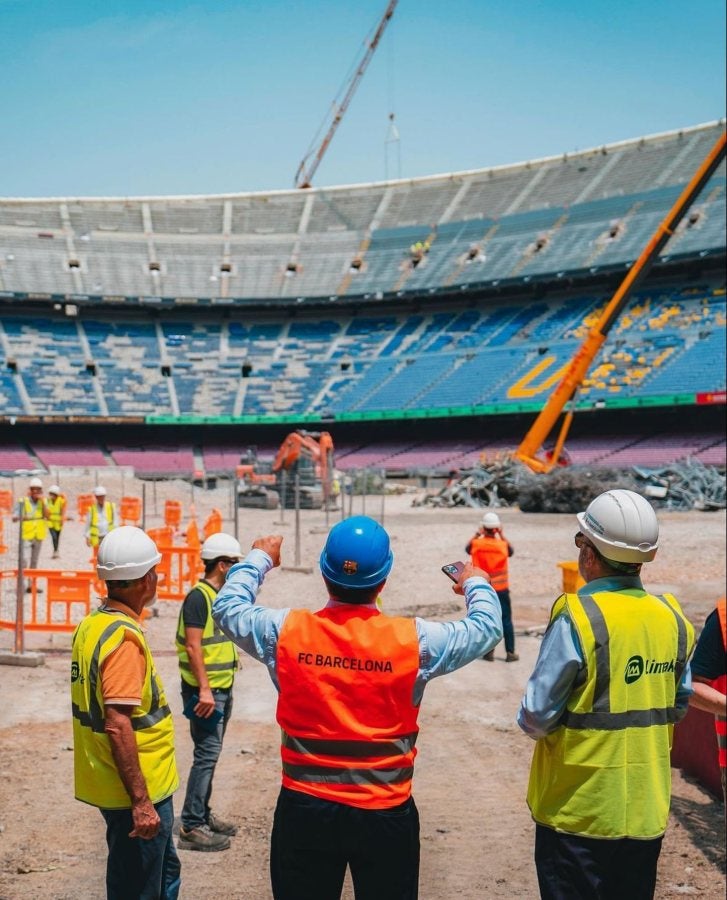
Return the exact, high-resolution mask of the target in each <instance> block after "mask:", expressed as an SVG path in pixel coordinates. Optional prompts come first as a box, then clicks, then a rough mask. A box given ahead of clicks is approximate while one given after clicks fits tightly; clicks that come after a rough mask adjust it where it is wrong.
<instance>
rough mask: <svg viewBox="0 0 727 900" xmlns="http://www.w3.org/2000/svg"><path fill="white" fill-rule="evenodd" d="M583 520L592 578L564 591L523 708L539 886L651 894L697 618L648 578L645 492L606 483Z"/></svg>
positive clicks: (580, 892) (586, 575)
mask: <svg viewBox="0 0 727 900" xmlns="http://www.w3.org/2000/svg"><path fill="white" fill-rule="evenodd" d="M578 524H579V526H580V530H579V531H578V533H577V534H576V536H575V543H576V547H578V550H579V556H578V568H579V570H580V573H581V575H582V577H583V579H584V581H585V582H586V584H585V585H584V586H583V587H582V588H580V589H579V591H578V593H577V594H563V595H562V596H561V597H560V598H559V599H558V600H556V602H555V605H554V606H553V610H552V612H551V617H550V623H549V625H548V629H547V631H546V633H545V637H544V638H543V643H542V645H541V648H540V654H539V656H538V660H537V662H536V664H535V669H534V671H533V674H532V675H531V677H530V680H529V681H528V684H527V686H526V689H525V695H524V697H523V700H522V703H521V707H520V712H519V714H518V724H519V725H520V727H521V728H522V729H523V731H525V732H526V733H527V734H529V735H530V737H532V738H533V739H534V740H535V741H536V745H535V752H534V754H533V761H532V766H531V770H530V783H529V785H528V805H529V807H530V811H531V813H532V816H533V819H534V820H535V864H536V867H537V872H538V883H539V885H540V895H541V897H542V898H546V900H556V898H557V900H563V898H580V897H598V898H601V900H611V898H612V900H625V898H628V900H642V898H647V900H648V898H651V897H653V895H654V889H655V886H656V868H657V861H658V858H659V853H660V851H661V842H662V838H663V835H664V831H665V830H666V826H667V820H668V817H669V804H670V801H671V768H670V751H671V743H672V732H673V728H674V723H675V722H677V721H679V720H680V719H681V718H683V716H684V715H685V714H686V711H687V707H688V703H689V695H690V692H691V675H690V671H689V657H690V655H691V653H692V649H693V645H694V629H693V628H692V626H691V625H690V624H689V622H688V621H687V619H686V617H685V616H684V613H683V612H682V610H681V608H680V606H679V604H678V603H677V601H676V600H675V599H674V597H672V596H671V594H663V595H661V596H656V595H654V594H650V593H648V592H647V591H646V590H644V587H643V585H642V583H641V578H640V572H641V566H642V564H643V563H646V562H650V561H651V560H652V559H653V558H654V556H655V555H656V551H657V547H658V543H659V525H658V522H657V519H656V514H655V513H654V510H653V509H652V507H651V505H650V504H649V502H648V501H647V500H646V499H645V498H644V497H642V496H641V495H639V494H636V493H634V492H633V491H626V490H611V491H606V492H605V493H603V494H601V495H600V496H598V497H596V499H595V500H594V501H593V502H592V503H591V504H590V505H589V506H588V509H587V510H586V511H585V512H584V513H579V514H578Z"/></svg>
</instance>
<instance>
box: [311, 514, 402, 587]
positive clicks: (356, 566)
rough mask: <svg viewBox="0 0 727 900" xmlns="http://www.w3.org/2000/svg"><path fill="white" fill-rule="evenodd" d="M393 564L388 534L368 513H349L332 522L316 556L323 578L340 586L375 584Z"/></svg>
mask: <svg viewBox="0 0 727 900" xmlns="http://www.w3.org/2000/svg"><path fill="white" fill-rule="evenodd" d="M393 563H394V554H393V553H392V552H391V547H390V545H389V535H388V534H387V533H386V531H385V530H384V529H383V528H382V527H381V525H379V523H378V522H376V521H375V520H374V519H370V518H369V517H368V516H352V517H351V518H350V519H344V521H343V522H339V523H338V525H334V526H333V528H332V529H331V530H330V532H329V534H328V539H327V540H326V545H325V547H324V548H323V552H322V553H321V558H320V566H321V573H322V574H323V577H324V578H326V579H327V580H328V581H330V582H331V584H334V585H336V587H342V588H362V589H365V588H372V587H376V585H378V584H381V582H382V581H384V579H385V578H386V576H387V575H388V574H389V572H390V571H391V567H392V565H393Z"/></svg>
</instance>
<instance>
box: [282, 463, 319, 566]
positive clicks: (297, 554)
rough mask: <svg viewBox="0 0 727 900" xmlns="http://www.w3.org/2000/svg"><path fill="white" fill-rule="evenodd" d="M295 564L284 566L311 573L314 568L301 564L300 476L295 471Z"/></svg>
mask: <svg viewBox="0 0 727 900" xmlns="http://www.w3.org/2000/svg"><path fill="white" fill-rule="evenodd" d="M294 503H295V565H293V566H283V568H284V569H285V570H286V571H288V572H304V573H305V574H306V575H310V574H311V572H312V571H313V569H312V568H311V567H310V566H301V564H300V476H299V474H298V473H297V472H296V473H295V493H294Z"/></svg>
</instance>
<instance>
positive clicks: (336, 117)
mask: <svg viewBox="0 0 727 900" xmlns="http://www.w3.org/2000/svg"><path fill="white" fill-rule="evenodd" d="M397 3H398V0H390V2H389V5H388V6H387V7H386V12H385V13H384V15H383V16H382V17H381V19H380V20H379V24H378V25H377V27H376V30H375V32H374V35H373V37H372V38H371V40H370V41H368V42H367V43H366V49H365V51H364V53H363V56H362V57H361V59H360V60H359V62H358V64H357V65H356V70H355V72H354V74H353V77H352V78H351V79H350V80H349V81H348V86H347V88H346V92H345V94H344V96H343V99H342V100H341V102H340V103H336V101H335V100H334V102H333V107H332V110H331V122H330V124H329V126H328V130H327V131H326V134H325V136H324V138H323V140H322V141H321V142H320V144H318V145H317V146H316V142H317V140H318V135H319V134H320V133H321V130H322V129H323V125H321V127H320V128H319V129H318V131H317V132H316V136H315V137H314V138H313V141H312V142H311V146H310V147H309V149H308V152H307V153H306V155H305V156H304V157H303V160H302V162H301V164H300V165H299V166H298V171H297V172H296V173H295V187H297V188H309V187H310V186H311V183H312V181H313V176H314V175H315V173H316V169H317V168H318V166H319V165H320V162H321V160H322V159H323V154H324V153H325V152H326V150H327V149H328V145H329V144H330V143H331V141H332V140H333V135H334V134H335V133H336V129H337V128H338V126H339V125H340V124H341V119H342V118H343V116H344V113H345V112H346V110H347V109H348V106H349V104H350V102H351V99H352V98H353V95H354V94H355V93H356V88H357V87H358V86H359V83H360V81H361V79H362V78H363V75H364V72H365V71H366V68H367V66H368V64H369V63H370V62H371V57H372V56H373V55H374V51H375V50H376V47H377V46H378V43H379V41H380V40H381V36H382V35H383V33H384V29H385V28H386V26H387V25H388V24H389V19H390V18H391V17H392V16H393V15H394V9H395V8H396V4H397ZM339 94H340V91H339ZM311 158H312V160H311ZM309 160H311V162H310V163H309Z"/></svg>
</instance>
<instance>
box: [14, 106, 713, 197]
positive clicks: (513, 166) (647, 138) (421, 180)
mask: <svg viewBox="0 0 727 900" xmlns="http://www.w3.org/2000/svg"><path fill="white" fill-rule="evenodd" d="M726 121H727V120H725V119H724V118H720V119H715V120H713V121H711V122H703V123H701V124H698V125H690V126H688V127H686V128H674V129H672V130H670V131H662V132H658V133H655V134H649V135H642V136H641V137H637V138H628V139H626V140H622V141H614V142H613V143H610V144H600V145H598V146H596V147H589V148H587V149H585V150H578V151H574V152H572V153H571V152H567V151H566V152H563V153H558V154H554V155H552V156H544V157H540V158H539V159H530V160H524V161H521V162H517V163H503V164H502V165H499V166H488V167H485V168H482V169H464V170H460V171H457V172H444V173H439V174H436V175H422V176H418V177H415V178H400V179H392V180H390V181H370V182H357V183H354V184H339V185H331V186H328V187H314V188H308V189H306V190H305V193H314V194H326V193H330V192H332V191H352V190H356V189H361V190H364V189H370V188H382V187H396V186H405V185H412V184H431V183H434V182H437V181H453V180H457V179H460V178H471V177H473V176H475V175H482V174H487V173H489V172H504V171H508V170H510V171H514V170H517V169H522V168H526V167H528V166H530V167H532V166H538V165H544V164H546V163H549V162H556V161H558V160H561V159H564V158H567V159H578V158H579V157H584V156H589V155H590V154H593V153H598V152H600V151H602V150H606V151H614V150H618V149H620V148H622V147H629V146H633V145H635V144H640V143H642V142H651V141H658V140H663V139H664V138H669V137H674V136H677V135H680V134H692V133H693V132H695V131H706V130H707V129H710V128H716V127H719V126H722V127H724V125H725V122H726ZM300 194H301V189H300V188H284V189H279V190H269V191H247V192H245V191H243V192H239V193H224V194H156V195H151V194H150V195H139V196H129V195H127V196H124V195H118V196H114V197H89V196H85V197H84V196H75V197H63V196H59V197H0V202H2V203H73V202H84V203H129V202H136V203H148V202H169V201H180V202H184V201H200V200H217V201H220V200H239V199H243V198H244V199H247V198H255V197H285V196H295V195H300Z"/></svg>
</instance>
